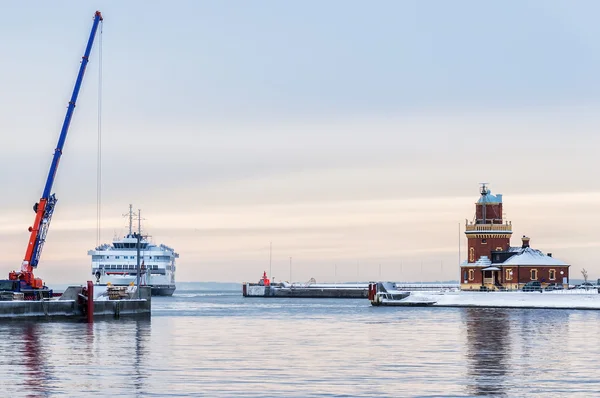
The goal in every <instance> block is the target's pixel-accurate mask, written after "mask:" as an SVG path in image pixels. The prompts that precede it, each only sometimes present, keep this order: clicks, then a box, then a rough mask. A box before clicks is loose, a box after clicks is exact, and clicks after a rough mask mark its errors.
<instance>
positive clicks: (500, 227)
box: [465, 224, 512, 232]
mask: <svg viewBox="0 0 600 398" xmlns="http://www.w3.org/2000/svg"><path fill="white" fill-rule="evenodd" d="M470 231H482V232H489V231H503V232H512V225H511V224H467V225H466V227H465V232H470Z"/></svg>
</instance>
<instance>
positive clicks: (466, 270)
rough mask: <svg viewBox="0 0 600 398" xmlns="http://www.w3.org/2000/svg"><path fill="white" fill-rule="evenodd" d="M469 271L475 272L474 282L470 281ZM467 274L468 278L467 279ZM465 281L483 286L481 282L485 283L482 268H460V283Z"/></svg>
mask: <svg viewBox="0 0 600 398" xmlns="http://www.w3.org/2000/svg"><path fill="white" fill-rule="evenodd" d="M469 270H473V280H470V279H469ZM465 273H466V276H467V277H466V278H465ZM465 280H466V281H467V282H466V283H475V284H478V285H481V282H482V281H483V279H482V272H481V267H460V283H465Z"/></svg>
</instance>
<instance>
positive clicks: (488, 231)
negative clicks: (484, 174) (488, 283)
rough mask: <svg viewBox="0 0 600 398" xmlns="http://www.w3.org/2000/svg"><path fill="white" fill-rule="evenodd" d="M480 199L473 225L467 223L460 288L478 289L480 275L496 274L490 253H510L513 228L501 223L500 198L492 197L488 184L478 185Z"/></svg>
mask: <svg viewBox="0 0 600 398" xmlns="http://www.w3.org/2000/svg"><path fill="white" fill-rule="evenodd" d="M480 194H481V196H480V197H479V200H478V201H477V202H476V203H475V217H474V219H473V221H471V222H469V221H468V220H467V221H466V226H465V235H466V236H467V260H466V261H465V262H464V263H463V264H461V285H465V284H468V285H471V286H472V285H477V284H481V283H482V282H483V280H482V278H483V276H482V274H483V272H475V269H476V268H481V270H482V271H483V270H486V271H490V272H494V271H499V270H495V269H490V268H493V267H491V265H492V253H493V252H507V251H509V249H510V237H511V235H512V224H511V223H510V222H507V221H505V220H504V219H503V214H502V195H501V194H497V195H492V192H491V191H490V189H489V188H488V184H487V183H482V184H481V189H480Z"/></svg>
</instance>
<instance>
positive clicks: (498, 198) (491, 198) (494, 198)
mask: <svg viewBox="0 0 600 398" xmlns="http://www.w3.org/2000/svg"><path fill="white" fill-rule="evenodd" d="M477 203H502V194H501V193H499V194H496V195H492V191H490V190H489V189H488V190H487V191H486V194H485V195H481V196H480V197H479V200H478V201H477Z"/></svg>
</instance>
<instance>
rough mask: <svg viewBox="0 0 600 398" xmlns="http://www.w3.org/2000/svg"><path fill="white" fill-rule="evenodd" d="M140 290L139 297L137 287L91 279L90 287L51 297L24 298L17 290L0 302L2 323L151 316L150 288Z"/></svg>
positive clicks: (79, 287) (145, 287) (73, 287)
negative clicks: (96, 283)
mask: <svg viewBox="0 0 600 398" xmlns="http://www.w3.org/2000/svg"><path fill="white" fill-rule="evenodd" d="M90 286H91V287H90ZM139 289H140V290H139V297H138V291H137V288H135V287H132V288H130V289H127V288H125V289H115V288H110V287H107V286H94V285H93V284H92V283H91V282H88V286H87V287H84V286H69V287H68V288H67V289H66V290H65V291H64V293H63V294H62V295H61V296H59V297H54V298H51V299H44V300H22V299H20V297H19V294H18V293H16V294H15V295H14V296H13V298H12V299H10V300H8V301H0V322H1V321H7V320H21V319H35V320H81V321H88V322H93V320H94V319H95V318H104V319H106V318H121V317H130V316H138V317H149V316H150V311H151V306H152V301H151V291H150V290H151V288H150V287H148V286H141V287H140V288H139ZM3 297H4V298H3V299H4V300H6V296H3ZM89 298H91V300H90V299H89Z"/></svg>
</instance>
